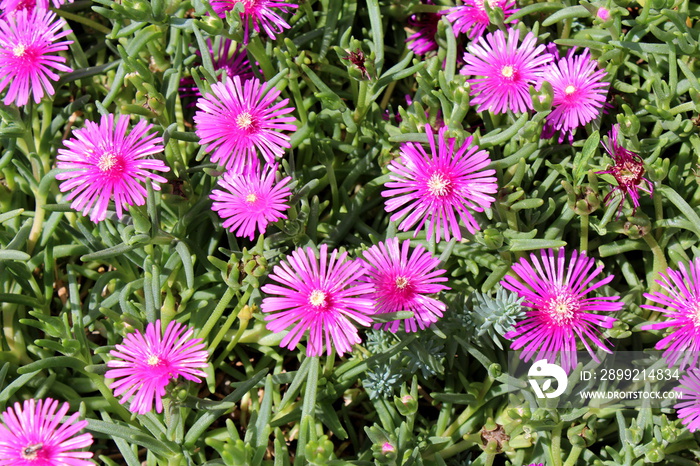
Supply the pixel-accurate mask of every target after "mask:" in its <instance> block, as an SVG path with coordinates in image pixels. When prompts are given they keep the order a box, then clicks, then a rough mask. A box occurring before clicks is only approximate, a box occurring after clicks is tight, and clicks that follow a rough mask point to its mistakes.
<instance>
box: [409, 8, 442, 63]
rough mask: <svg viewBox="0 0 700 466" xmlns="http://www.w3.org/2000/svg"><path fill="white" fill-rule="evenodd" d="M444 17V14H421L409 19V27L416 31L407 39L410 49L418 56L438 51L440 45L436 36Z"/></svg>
mask: <svg viewBox="0 0 700 466" xmlns="http://www.w3.org/2000/svg"><path fill="white" fill-rule="evenodd" d="M442 15H443V14H442V13H420V14H415V15H412V16H411V17H410V18H408V27H409V28H411V29H413V30H414V31H415V32H414V33H413V34H411V35H410V36H408V38H407V39H406V42H407V43H408V48H409V49H411V50H413V52H415V53H417V54H418V55H425V54H426V53H428V52H432V51H434V50H437V49H438V43H437V40H435V36H436V35H437V32H438V24H439V23H440V18H442Z"/></svg>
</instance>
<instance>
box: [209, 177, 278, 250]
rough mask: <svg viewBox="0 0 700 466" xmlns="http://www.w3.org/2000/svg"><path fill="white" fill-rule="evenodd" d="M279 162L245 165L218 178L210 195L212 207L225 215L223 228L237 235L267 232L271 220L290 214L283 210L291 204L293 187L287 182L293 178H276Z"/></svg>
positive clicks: (222, 216) (253, 235)
mask: <svg viewBox="0 0 700 466" xmlns="http://www.w3.org/2000/svg"><path fill="white" fill-rule="evenodd" d="M276 173H277V165H265V166H264V168H263V169H262V170H261V169H251V168H246V169H245V170H244V171H243V172H233V171H229V172H226V173H225V174H224V176H223V178H222V179H220V180H219V183H218V184H219V187H221V188H222V189H224V191H222V190H219V189H215V190H213V191H212V194H211V196H210V197H211V198H212V199H213V200H214V204H213V205H212V207H211V208H212V210H213V211H214V212H217V213H218V214H219V217H221V218H222V219H224V224H223V227H224V228H228V229H229V230H230V231H231V233H233V234H235V235H236V236H238V237H241V236H248V237H249V238H250V239H251V240H252V239H254V238H255V233H256V232H259V233H265V230H266V229H267V225H268V223H270V222H276V221H277V220H280V219H284V218H287V216H286V215H285V214H284V211H285V210H286V209H288V208H289V205H288V204H287V202H289V196H290V195H291V190H290V189H289V187H288V186H287V185H288V184H289V182H290V181H291V180H292V178H291V177H289V176H288V177H286V178H284V179H282V180H281V181H279V182H275V175H276Z"/></svg>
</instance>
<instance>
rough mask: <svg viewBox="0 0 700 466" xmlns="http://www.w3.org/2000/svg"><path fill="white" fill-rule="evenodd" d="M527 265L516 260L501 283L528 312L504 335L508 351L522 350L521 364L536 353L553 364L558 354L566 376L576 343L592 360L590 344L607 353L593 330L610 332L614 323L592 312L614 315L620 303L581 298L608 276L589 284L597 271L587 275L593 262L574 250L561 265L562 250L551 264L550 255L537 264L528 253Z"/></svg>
mask: <svg viewBox="0 0 700 466" xmlns="http://www.w3.org/2000/svg"><path fill="white" fill-rule="evenodd" d="M530 261H531V262H528V261H527V260H526V259H524V258H521V259H520V261H519V262H518V263H516V264H514V265H513V272H515V275H516V276H515V277H514V276H511V275H506V277H505V279H504V280H503V281H502V282H501V285H503V287H504V288H506V289H507V290H510V291H514V292H515V293H517V294H518V295H519V296H521V297H524V298H525V301H524V303H523V305H525V306H527V307H530V308H531V309H532V310H530V311H527V312H526V314H525V315H526V318H525V320H523V321H521V322H518V323H517V324H516V325H515V328H514V329H513V330H511V331H510V332H508V333H506V334H505V337H506V338H509V339H515V340H514V341H513V343H512V345H511V349H513V350H519V349H521V348H524V349H523V353H522V354H521V359H523V360H525V361H529V360H530V358H532V357H533V356H535V353H538V354H537V359H542V358H545V359H547V360H549V361H550V362H554V360H555V358H556V356H557V354H558V353H559V352H562V355H561V358H562V361H561V362H562V364H561V365H562V367H563V368H564V370H565V371H567V372H570V371H571V369H573V368H574V367H576V364H577V358H576V343H577V340H579V341H580V342H582V343H583V346H585V348H586V350H588V352H589V353H590V354H591V357H593V359H594V360H596V361H597V359H596V356H595V351H594V349H593V348H591V344H590V343H593V345H594V346H595V348H596V349H597V348H602V349H603V350H605V351H607V352H610V349H609V348H608V347H607V346H606V345H605V342H604V341H603V340H601V338H600V330H598V328H597V327H602V328H612V326H613V323H614V322H615V318H613V317H610V316H601V315H598V314H593V312H614V311H619V310H620V309H622V306H623V303H622V301H620V297H619V296H606V297H598V298H586V297H585V296H586V295H587V294H588V293H590V292H591V291H594V290H596V289H598V288H600V287H602V286H604V285H607V284H608V283H610V281H611V280H612V279H613V276H612V275H610V276H608V277H606V278H604V279H602V280H600V281H598V282H595V283H591V282H592V281H593V279H594V278H595V277H596V276H598V275H599V274H600V273H601V272H602V270H603V266H600V267H598V268H596V269H595V270H593V271H591V269H592V268H593V267H594V265H595V260H593V258H590V257H586V256H585V254H583V253H582V254H580V255H579V254H578V253H577V252H576V251H574V253H573V255H572V256H571V260H569V261H568V263H567V260H566V255H565V252H564V248H561V249H560V250H559V253H558V254H557V257H556V259H555V257H554V251H553V250H551V249H549V250H543V251H542V252H541V260H538V258H537V256H536V255H535V254H530ZM533 265H534V267H533Z"/></svg>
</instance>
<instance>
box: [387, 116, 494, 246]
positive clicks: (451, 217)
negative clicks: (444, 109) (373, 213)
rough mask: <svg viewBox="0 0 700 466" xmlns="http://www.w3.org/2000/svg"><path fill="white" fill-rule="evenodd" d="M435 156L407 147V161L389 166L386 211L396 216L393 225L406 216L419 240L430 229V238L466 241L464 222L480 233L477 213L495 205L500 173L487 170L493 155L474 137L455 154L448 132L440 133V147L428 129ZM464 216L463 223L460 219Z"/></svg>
mask: <svg viewBox="0 0 700 466" xmlns="http://www.w3.org/2000/svg"><path fill="white" fill-rule="evenodd" d="M425 132H426V134H427V136H428V143H429V144H430V154H427V153H426V152H425V149H424V148H423V146H421V145H420V144H416V143H406V144H404V145H402V146H401V158H400V159H399V160H398V161H397V160H394V161H392V162H391V164H390V165H389V170H390V171H391V175H390V179H391V181H390V182H388V183H386V187H387V188H388V189H386V190H384V191H383V192H382V196H384V197H388V198H390V199H388V200H387V201H386V211H387V212H396V213H394V214H393V215H392V216H391V221H392V222H393V221H397V220H399V219H401V218H403V221H402V222H401V224H400V225H399V229H400V230H401V231H407V230H409V229H411V228H413V226H414V225H416V224H418V225H417V226H416V229H415V234H414V237H415V236H417V235H418V232H419V231H420V230H421V229H422V228H423V225H427V236H428V238H432V237H433V234H434V235H435V240H436V241H437V242H439V241H440V239H442V238H444V239H445V240H446V241H449V240H450V235H451V236H454V237H455V238H457V239H458V240H461V239H462V233H461V232H460V228H459V219H461V220H462V222H463V224H464V225H465V226H466V227H467V230H468V231H469V232H470V233H474V232H475V231H477V230H478V229H479V225H478V224H477V223H476V219H475V218H474V216H473V215H472V214H471V212H470V210H472V211H474V212H483V211H484V209H486V208H488V207H489V206H490V205H491V203H492V202H493V201H494V198H493V197H491V196H489V195H488V194H490V193H495V192H496V191H497V190H498V186H497V185H496V177H494V176H493V175H494V174H495V173H496V171H495V170H492V169H491V170H487V169H486V167H487V166H488V164H489V163H490V162H491V160H490V159H489V155H488V153H487V152H486V151H484V150H479V147H478V146H472V137H471V136H469V137H468V138H467V140H466V141H464V143H463V144H462V145H461V146H460V147H459V148H458V149H457V151H455V140H454V138H450V139H449V140H448V139H447V138H446V136H445V133H446V132H447V128H445V127H443V128H441V129H440V132H439V133H438V140H439V146H438V147H437V148H436V147H435V137H434V135H433V130H432V128H431V127H430V126H426V127H425ZM458 217H459V219H458Z"/></svg>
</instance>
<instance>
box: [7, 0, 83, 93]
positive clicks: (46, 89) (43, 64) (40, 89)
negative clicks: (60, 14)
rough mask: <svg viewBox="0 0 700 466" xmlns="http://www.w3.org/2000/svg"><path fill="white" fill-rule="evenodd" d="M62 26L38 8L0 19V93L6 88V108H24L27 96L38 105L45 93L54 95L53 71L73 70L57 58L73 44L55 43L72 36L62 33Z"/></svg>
mask: <svg viewBox="0 0 700 466" xmlns="http://www.w3.org/2000/svg"><path fill="white" fill-rule="evenodd" d="M65 25H66V22H65V21H64V20H63V19H60V18H59V19H56V14H55V13H53V12H52V11H48V10H42V9H39V8H35V9H33V10H28V9H23V10H19V11H17V12H15V13H14V14H12V15H6V16H5V17H3V18H0V79H1V80H0V92H2V91H3V90H4V89H5V88H7V95H6V96H5V99H4V100H3V102H4V104H5V105H10V104H12V103H14V104H15V105H17V106H22V105H26V104H27V102H29V96H30V94H31V95H32V96H33V97H34V102H36V103H39V102H41V99H42V97H44V93H46V94H48V95H53V94H54V88H53V85H52V84H51V82H52V81H58V78H59V76H58V74H56V73H55V71H65V72H69V71H73V70H72V69H71V68H70V67H69V66H66V65H64V63H65V62H66V59H65V57H62V56H60V55H58V52H60V51H62V50H68V44H70V43H72V42H73V41H70V40H64V41H58V39H61V38H63V37H65V36H67V35H68V34H70V33H71V31H70V30H67V31H62V30H61V29H63V27H64V26H65Z"/></svg>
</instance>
